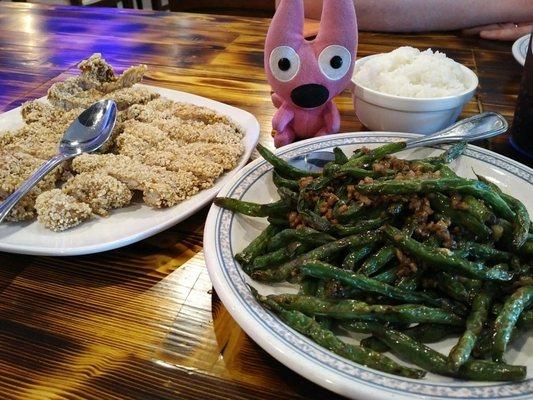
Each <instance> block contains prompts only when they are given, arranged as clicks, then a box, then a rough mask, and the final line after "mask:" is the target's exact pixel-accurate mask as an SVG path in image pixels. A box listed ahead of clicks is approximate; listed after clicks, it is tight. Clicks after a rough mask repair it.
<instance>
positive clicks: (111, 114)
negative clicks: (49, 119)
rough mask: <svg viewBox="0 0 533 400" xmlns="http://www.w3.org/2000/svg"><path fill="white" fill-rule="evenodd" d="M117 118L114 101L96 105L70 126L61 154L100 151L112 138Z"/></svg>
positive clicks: (62, 141) (60, 148) (60, 149)
mask: <svg viewBox="0 0 533 400" xmlns="http://www.w3.org/2000/svg"><path fill="white" fill-rule="evenodd" d="M116 117H117V106H116V104H115V102H114V101H113V100H101V101H99V102H97V103H94V104H93V105H92V106H90V107H89V108H88V109H86V110H85V111H83V112H82V113H81V114H80V115H79V116H78V118H76V120H74V122H72V124H70V126H69V127H68V129H67V131H66V132H65V134H64V135H63V137H62V138H61V141H60V143H59V153H60V154H72V156H76V155H79V154H82V153H90V152H93V151H95V150H98V149H99V148H100V147H101V146H102V145H103V144H104V143H105V142H107V140H108V139H109V137H110V136H111V132H112V131H113V127H114V125H115V120H116Z"/></svg>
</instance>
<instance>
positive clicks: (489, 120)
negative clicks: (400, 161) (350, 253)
mask: <svg viewBox="0 0 533 400" xmlns="http://www.w3.org/2000/svg"><path fill="white" fill-rule="evenodd" d="M508 127H509V124H508V123H507V121H506V120H505V118H504V117H503V116H502V115H500V114H498V113H495V112H484V113H482V114H478V115H474V116H473V117H470V118H466V119H463V120H461V121H459V122H457V123H455V124H454V125H452V126H449V127H448V128H446V129H444V130H442V131H439V132H436V133H434V134H432V135H428V136H422V137H417V138H413V139H409V140H407V141H406V143H407V146H406V147H405V148H406V149H412V148H415V147H422V146H433V145H436V144H443V143H454V142H462V141H465V142H472V141H475V140H481V139H488V138H491V137H493V136H498V135H500V134H502V133H504V132H505V131H507V128H508ZM334 159H335V156H334V154H333V153H332V152H330V151H314V152H312V153H309V154H306V155H301V156H296V157H293V158H291V159H290V160H288V162H289V163H290V164H291V165H293V166H295V167H297V168H300V169H303V170H307V171H309V172H320V171H321V170H322V168H324V165H326V164H327V163H328V162H330V161H333V160H334Z"/></svg>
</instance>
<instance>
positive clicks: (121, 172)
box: [72, 154, 199, 208]
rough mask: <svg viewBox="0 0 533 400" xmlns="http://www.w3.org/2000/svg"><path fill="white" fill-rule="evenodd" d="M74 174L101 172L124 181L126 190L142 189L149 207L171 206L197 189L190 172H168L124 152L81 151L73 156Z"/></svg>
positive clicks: (196, 183) (195, 181)
mask: <svg viewBox="0 0 533 400" xmlns="http://www.w3.org/2000/svg"><path fill="white" fill-rule="evenodd" d="M72 168H73V170H74V171H75V172H77V173H82V172H102V173H105V174H108V175H111V176H113V177H114V178H116V179H118V180H119V181H121V182H123V183H125V184H126V185H127V186H128V188H129V189H130V190H140V191H142V192H143V199H144V202H145V203H146V204H148V205H149V206H151V207H155V208H161V207H171V206H174V205H176V204H178V203H179V202H181V201H183V200H185V199H186V198H188V197H190V196H192V195H194V194H196V193H197V192H198V191H199V187H198V182H197V180H196V178H195V177H194V175H193V174H191V173H190V172H186V171H178V172H174V171H168V170H166V169H165V168H162V167H156V166H148V165H145V164H143V163H141V162H140V161H137V160H134V159H132V158H130V157H127V156H124V155H116V154H101V155H100V154H83V155H81V156H79V157H77V158H75V159H74V161H73V162H72Z"/></svg>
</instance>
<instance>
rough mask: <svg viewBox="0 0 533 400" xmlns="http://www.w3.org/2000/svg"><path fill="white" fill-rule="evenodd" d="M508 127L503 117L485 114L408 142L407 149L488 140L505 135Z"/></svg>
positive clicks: (490, 113)
mask: <svg viewBox="0 0 533 400" xmlns="http://www.w3.org/2000/svg"><path fill="white" fill-rule="evenodd" d="M508 127H509V124H508V123H507V121H506V120H505V118H504V117H503V116H502V115H500V114H498V113H495V112H484V113H481V114H477V115H474V116H473V117H470V118H466V119H463V120H461V121H459V122H457V123H456V124H454V125H452V126H450V127H448V128H446V129H444V130H442V131H439V132H437V133H434V134H432V135H429V136H424V137H421V138H416V139H411V140H408V141H407V146H406V148H407V149H411V148H414V147H420V146H432V145H435V144H442V143H454V142H461V141H466V142H472V141H474V140H481V139H487V138H490V137H493V136H497V135H500V134H502V133H504V132H505V131H507V128H508Z"/></svg>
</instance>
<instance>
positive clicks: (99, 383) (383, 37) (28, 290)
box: [0, 2, 527, 399]
mask: <svg viewBox="0 0 533 400" xmlns="http://www.w3.org/2000/svg"><path fill="white" fill-rule="evenodd" d="M267 27H268V20H265V19H253V18H234V17H222V16H212V15H209V16H208V15H193V14H171V13H154V12H146V11H131V10H118V9H95V8H74V7H60V6H37V5H31V4H22V3H19V4H15V3H6V2H2V3H0V111H6V110H9V109H11V108H13V107H16V106H18V105H20V104H21V103H22V102H24V101H26V100H29V99H33V98H36V97H40V96H42V95H44V94H45V93H46V90H47V88H48V87H49V86H50V85H51V84H52V83H53V82H54V81H57V80H58V79H64V78H65V77H66V76H69V75H72V74H73V73H75V71H76V68H75V65H76V63H77V62H78V61H79V60H81V59H83V58H85V57H87V56H89V55H90V54H91V53H94V52H101V53H103V54H104V56H105V58H106V59H107V60H108V61H110V62H111V63H112V64H113V65H114V66H116V67H117V69H119V70H120V69H123V68H125V67H127V66H130V65H132V64H137V63H145V64H148V65H149V67H150V70H149V72H148V74H147V79H146V82H147V83H149V84H153V85H159V86H164V87H169V88H172V89H178V90H184V91H188V92H191V93H196V94H199V95H202V96H207V97H211V98H214V99H216V100H219V101H222V102H226V103H229V104H232V105H234V106H237V107H241V108H244V109H246V110H248V111H250V112H252V113H253V114H255V115H256V116H257V118H258V119H259V121H260V123H261V141H262V142H263V143H269V144H271V142H272V139H271V137H270V130H271V125H270V120H271V118H272V115H273V113H274V108H273V106H272V104H271V102H270V89H269V86H268V85H267V84H266V81H265V76H264V73H263V52H262V48H263V42H264V39H265V33H266V30H267ZM400 45H412V46H417V47H420V48H426V47H432V48H434V49H438V50H443V51H445V52H446V53H447V54H448V55H449V56H451V57H453V58H454V59H456V60H458V61H460V62H462V63H464V64H465V65H467V66H468V67H470V68H472V69H474V70H475V71H476V73H477V74H478V75H479V78H480V88H479V91H478V94H477V96H476V98H475V99H474V100H473V101H472V102H471V103H470V104H469V105H468V106H467V107H466V110H465V115H471V114H474V113H477V112H480V111H485V110H495V111H499V112H501V113H502V114H504V115H505V116H506V117H507V118H508V119H509V120H511V118H512V115H513V110H514V103H515V101H516V94H517V92H518V85H519V80H520V75H521V68H520V67H519V65H518V64H517V63H516V62H515V61H514V60H513V58H512V55H511V51H510V48H511V46H510V44H509V43H496V42H489V41H482V40H479V39H476V38H464V37H461V36H458V35H456V34H453V33H451V34H450V33H448V34H431V35H391V34H373V33H362V34H361V36H360V50H359V56H360V57H361V56H366V55H369V54H373V53H377V52H384V51H390V50H392V49H394V48H396V47H398V46H400ZM337 103H338V105H339V107H340V109H341V111H342V118H343V123H342V130H343V131H353V130H361V129H362V126H361V124H360V123H359V122H358V121H357V118H356V117H355V115H354V112H353V110H352V105H351V99H350V96H349V93H344V94H343V95H342V96H340V97H339V98H338V99H337ZM0 128H1V127H0ZM484 145H486V146H488V147H489V148H491V149H493V150H495V151H498V152H501V153H505V154H507V155H509V156H511V157H513V158H517V159H519V157H518V156H517V154H516V153H514V152H513V151H512V150H511V149H510V148H509V146H508V145H507V140H506V137H504V136H502V137H501V138H497V139H494V140H492V141H490V143H484ZM523 161H524V160H523ZM526 162H527V161H526ZM206 214H207V210H204V211H202V212H199V213H198V214H197V215H195V216H194V217H192V218H190V219H189V220H187V221H186V222H184V223H181V224H179V225H177V226H175V227H174V228H172V229H170V230H168V231H166V232H163V233H161V234H159V235H157V236H155V237H153V238H150V239H147V240H144V241H142V242H140V243H137V244H134V245H131V246H128V247H125V248H123V249H120V250H116V251H110V252H107V253H102V254H97V255H91V256H85V257H71V258H51V257H32V256H22V255H13V254H2V253H0V370H1V371H2V372H1V373H0V398H2V399H6V398H21V399H22V398H23V399H33V398H34V399H43V398H68V399H78V398H94V399H111V398H117V399H118V398H120V399H124V398H140V399H156V398H173V399H306V398H313V399H332V398H335V396H334V395H332V394H331V393H329V392H327V391H325V390H323V389H321V388H319V387H317V386H315V385H313V384H311V383H310V382H308V381H306V380H305V379H303V378H301V377H299V376H298V375H297V374H295V373H293V372H291V371H290V370H288V369H287V368H285V367H284V366H282V365H281V364H280V363H278V362H277V361H275V360H274V359H272V358H271V357H270V356H268V355H267V354H266V353H265V352H264V351H263V350H262V349H260V348H259V347H258V346H257V345H256V344H255V343H253V342H252V341H251V340H250V339H249V338H248V337H247V336H246V334H244V332H243V331H242V330H241V329H240V328H239V326H238V325H237V324H236V323H235V322H234V321H233V319H232V318H231V316H230V315H229V314H228V312H227V311H226V309H225V308H224V306H223V305H222V304H221V303H220V301H219V300H218V298H217V296H216V294H215V293H214V292H213V290H212V287H211V283H210V281H209V277H208V274H207V271H206V268H205V262H204V255H203V252H202V230H203V222H204V220H205V217H206Z"/></svg>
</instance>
